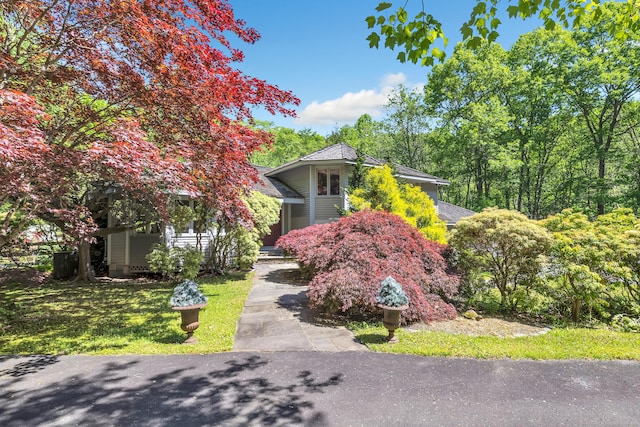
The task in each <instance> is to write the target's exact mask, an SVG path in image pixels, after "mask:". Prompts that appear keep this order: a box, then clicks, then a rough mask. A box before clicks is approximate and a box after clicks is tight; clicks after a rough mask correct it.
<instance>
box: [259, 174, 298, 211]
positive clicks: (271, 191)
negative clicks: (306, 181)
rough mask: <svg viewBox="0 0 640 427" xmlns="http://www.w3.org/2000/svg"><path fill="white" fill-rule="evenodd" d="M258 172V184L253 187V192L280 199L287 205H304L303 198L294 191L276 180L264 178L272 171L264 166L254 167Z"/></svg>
mask: <svg viewBox="0 0 640 427" xmlns="http://www.w3.org/2000/svg"><path fill="white" fill-rule="evenodd" d="M254 167H255V168H256V170H257V171H258V182H257V183H256V184H255V185H254V186H253V188H254V190H256V191H259V192H261V193H262V194H265V195H267V196H271V197H275V198H277V199H282V200H283V201H285V202H287V203H304V197H303V196H301V195H300V193H298V192H297V191H296V190H294V189H292V188H291V187H289V186H287V185H286V184H284V183H283V182H281V181H279V180H278V179H277V178H274V177H269V176H266V175H265V174H266V173H267V172H269V171H271V170H272V168H268V167H265V166H254Z"/></svg>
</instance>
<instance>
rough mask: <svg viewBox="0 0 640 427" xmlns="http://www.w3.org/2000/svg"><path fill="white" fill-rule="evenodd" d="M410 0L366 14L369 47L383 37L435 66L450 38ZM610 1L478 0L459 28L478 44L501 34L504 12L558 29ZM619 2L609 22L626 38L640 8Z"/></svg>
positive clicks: (596, 13)
mask: <svg viewBox="0 0 640 427" xmlns="http://www.w3.org/2000/svg"><path fill="white" fill-rule="evenodd" d="M409 3H410V2H409V1H404V2H402V6H396V8H395V10H394V9H393V8H394V5H393V3H391V2H380V3H379V4H378V6H377V7H376V12H377V13H376V14H375V15H371V16H368V17H367V18H366V22H367V26H368V28H369V29H374V31H372V32H371V33H370V34H369V36H368V37H367V40H368V41H369V47H371V48H376V49H377V48H378V47H379V45H380V41H381V40H383V39H384V47H386V48H389V49H392V50H394V49H396V48H398V49H399V50H400V52H398V56H397V59H398V60H399V61H400V62H406V61H410V62H412V63H414V64H416V63H420V64H421V65H423V66H430V65H433V64H434V62H435V60H439V61H443V60H444V58H445V56H446V55H445V53H444V51H443V50H442V47H446V45H447V42H448V39H447V37H446V36H445V33H444V31H443V28H442V23H441V22H440V20H438V19H437V17H434V16H433V15H432V14H430V13H429V10H428V7H427V8H425V2H424V1H423V2H418V1H415V2H413V3H412V4H411V5H409ZM611 3H612V2H600V1H598V0H563V1H559V0H508V1H507V2H499V1H498V0H489V1H486V0H475V1H474V2H471V3H470V5H469V8H470V9H471V10H470V16H469V19H468V20H467V21H466V22H464V23H462V25H461V27H460V33H461V34H462V39H463V42H464V44H465V46H466V47H467V48H470V49H475V48H478V47H480V46H481V45H482V43H483V41H488V42H493V41H495V40H497V39H498V36H499V35H500V34H499V31H498V30H499V28H500V25H501V24H502V21H501V20H500V19H499V18H498V14H499V13H500V12H505V11H506V12H507V14H508V16H509V18H520V19H528V18H538V19H540V20H541V21H542V22H543V25H544V27H545V28H547V29H553V28H555V27H556V25H558V24H559V25H561V26H563V27H565V28H577V27H579V26H580V25H581V23H582V22H583V21H585V20H587V19H592V20H594V19H595V20H598V19H600V17H601V16H602V15H603V14H605V13H606V8H607V6H608V5H609V4H611ZM619 4H620V3H619ZM420 5H421V6H422V7H420ZM409 6H414V8H413V9H411V8H409ZM620 7H621V13H620V14H619V15H618V16H617V17H616V19H615V20H614V21H606V23H605V24H604V26H605V29H606V30H607V31H608V32H609V34H611V35H612V36H613V37H615V38H616V39H618V40H620V41H625V40H626V39H627V37H628V36H629V34H630V33H633V32H637V31H638V30H639V29H640V13H639V12H638V11H639V8H638V4H637V1H635V0H627V1H626V2H624V3H622V4H620ZM390 11H391V12H390Z"/></svg>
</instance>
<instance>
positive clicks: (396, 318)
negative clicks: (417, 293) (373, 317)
mask: <svg viewBox="0 0 640 427" xmlns="http://www.w3.org/2000/svg"><path fill="white" fill-rule="evenodd" d="M378 307H380V308H381V309H382V311H383V313H384V317H383V318H382V324H383V325H384V327H385V328H387V331H389V335H388V336H387V342H388V343H389V344H395V343H397V342H398V337H396V336H395V331H396V329H398V328H399V327H400V313H402V312H403V311H405V310H406V309H407V308H409V306H408V305H401V306H399V307H390V306H388V305H382V304H380V305H378Z"/></svg>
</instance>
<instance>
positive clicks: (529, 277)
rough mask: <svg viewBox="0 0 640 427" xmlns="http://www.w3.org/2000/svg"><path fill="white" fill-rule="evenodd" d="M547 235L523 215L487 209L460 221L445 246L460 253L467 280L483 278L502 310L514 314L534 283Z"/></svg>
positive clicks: (546, 245)
mask: <svg viewBox="0 0 640 427" xmlns="http://www.w3.org/2000/svg"><path fill="white" fill-rule="evenodd" d="M551 241H552V238H551V234H550V233H549V232H548V231H546V230H545V229H544V228H543V227H541V226H540V225H538V224H537V223H536V222H535V221H533V220H530V219H528V218H527V217H526V216H524V215H523V214H521V213H519V212H516V211H511V210H506V209H497V208H487V209H484V210H483V211H482V212H480V213H477V214H475V215H473V216H471V217H468V218H464V219H462V220H460V221H459V222H458V223H457V224H456V227H455V229H454V230H453V233H452V235H451V237H450V238H449V244H450V245H451V246H452V247H453V248H454V249H456V250H457V251H458V252H459V253H460V260H461V263H462V265H463V266H464V267H465V268H466V269H467V274H468V275H469V277H468V280H470V281H471V282H476V283H477V282H481V280H477V278H480V277H483V276H486V277H487V278H488V284H489V285H491V286H495V287H496V288H498V290H499V291H500V296H501V302H500V306H501V308H502V309H503V310H507V309H508V310H510V311H515V310H516V309H517V308H518V306H519V305H520V304H522V303H523V302H524V301H523V300H524V298H525V297H526V293H527V291H529V290H530V289H532V288H533V287H534V285H535V284H536V282H537V280H538V275H539V273H540V272H541V270H542V266H543V263H544V261H545V254H546V252H547V249H548V248H549V246H550V245H551Z"/></svg>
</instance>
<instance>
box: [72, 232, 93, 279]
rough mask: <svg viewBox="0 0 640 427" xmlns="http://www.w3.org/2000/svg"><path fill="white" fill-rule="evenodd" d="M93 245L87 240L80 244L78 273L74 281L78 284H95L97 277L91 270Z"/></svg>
mask: <svg viewBox="0 0 640 427" xmlns="http://www.w3.org/2000/svg"><path fill="white" fill-rule="evenodd" d="M90 249H91V244H90V243H89V242H87V241H86V240H82V241H81V242H80V243H79V244H78V273H77V274H76V278H75V280H74V281H76V282H95V281H96V277H95V275H94V274H93V269H92V268H91V251H90Z"/></svg>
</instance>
